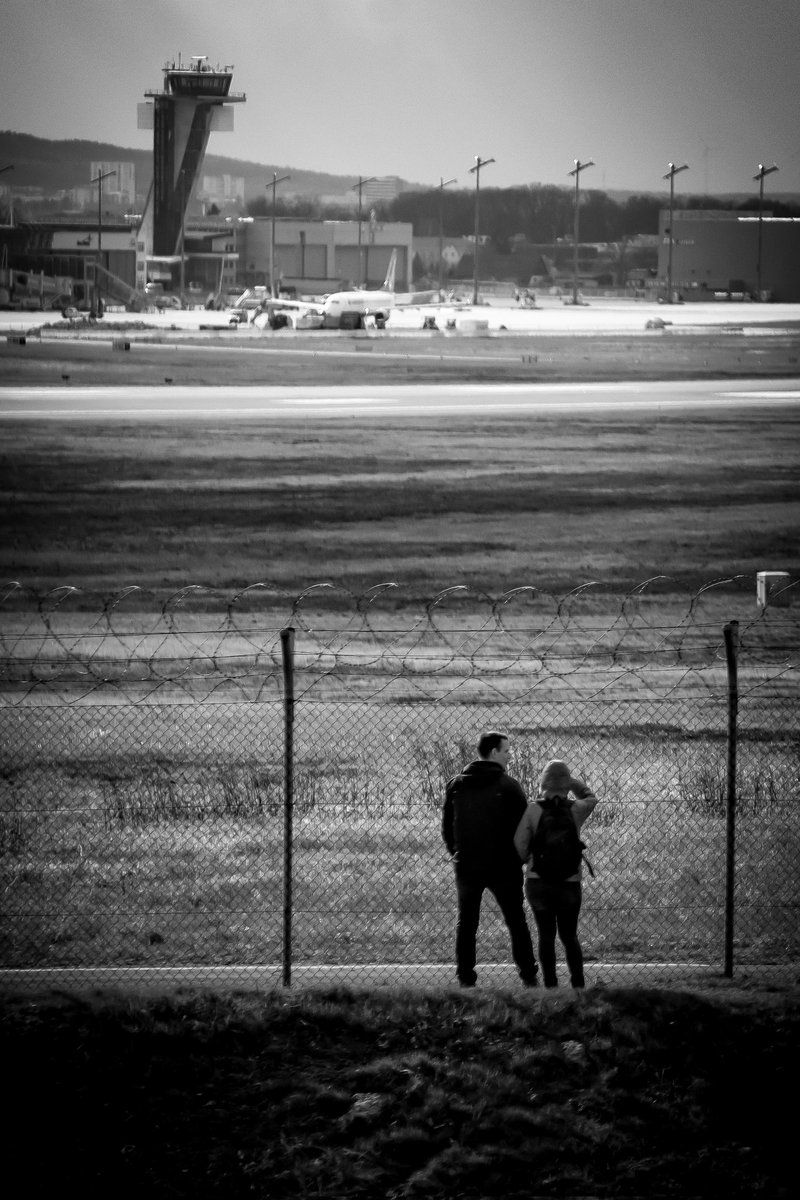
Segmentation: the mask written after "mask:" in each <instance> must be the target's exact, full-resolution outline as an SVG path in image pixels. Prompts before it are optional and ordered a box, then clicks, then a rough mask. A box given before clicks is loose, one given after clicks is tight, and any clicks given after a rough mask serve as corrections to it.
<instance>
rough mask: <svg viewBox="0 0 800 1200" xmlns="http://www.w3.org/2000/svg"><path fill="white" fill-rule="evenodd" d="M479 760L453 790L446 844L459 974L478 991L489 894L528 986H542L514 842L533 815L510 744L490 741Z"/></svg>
mask: <svg viewBox="0 0 800 1200" xmlns="http://www.w3.org/2000/svg"><path fill="white" fill-rule="evenodd" d="M478 754H479V757H478V758H477V759H476V760H475V761H474V762H471V763H469V765H468V766H466V767H465V768H464V770H463V771H462V772H461V774H460V775H456V776H455V778H453V779H451V780H450V782H449V783H448V784H447V790H446V793H445V802H444V809H443V812H442V837H443V838H444V841H445V845H446V846H447V849H448V851H449V853H450V855H451V856H452V858H453V862H454V865H455V875H456V889H457V892H458V921H457V924H456V974H457V975H458V980H459V983H460V984H461V986H462V987H474V985H475V980H476V979H477V975H476V974H475V957H476V948H475V941H476V937H477V933H478V923H479V921H480V915H481V900H482V899H483V893H484V891H485V890H486V889H487V888H488V889H489V891H490V892H491V893H492V895H493V896H494V898H495V900H496V901H497V903H498V905H499V907H500V911H501V913H502V914H503V919H504V920H505V923H506V925H507V926H508V931H509V933H510V934H511V952H512V954H513V956H514V962H515V963H516V964H517V969H518V971H519V973H520V977H521V978H522V981H523V983H525V984H527V985H528V986H533V985H534V984H535V983H536V975H537V972H538V966H537V964H536V959H535V957H534V953H533V943H532V942H531V935H530V931H529V929H528V925H527V922H526V920H525V907H524V898H523V891H522V870H521V866H520V859H519V855H518V854H517V851H516V848H515V846H514V834H515V833H516V830H517V826H518V825H519V823H520V820H521V819H522V816H523V814H524V812H525V809H526V807H527V800H526V798H525V793H524V792H523V790H522V788H521V787H520V785H519V784H518V783H517V781H516V779H511V778H510V776H508V775H506V763H507V762H508V757H509V746H508V738H507V737H506V735H505V734H503V733H497V732H495V731H490V732H488V733H484V734H483V736H482V737H481V739H480V741H479V742H478Z"/></svg>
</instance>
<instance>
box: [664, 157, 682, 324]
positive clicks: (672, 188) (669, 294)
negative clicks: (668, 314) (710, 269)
mask: <svg viewBox="0 0 800 1200" xmlns="http://www.w3.org/2000/svg"><path fill="white" fill-rule="evenodd" d="M688 169H689V164H688V163H684V164H683V166H682V167H676V166H675V163H670V164H669V170H668V171H667V173H666V175H663V176H662V178H663V179H668V180H669V249H668V251H667V304H672V247H673V245H674V242H675V239H674V238H673V236H672V213H673V209H674V207H675V176H676V175H677V174H678V172H679V171H687V170H688Z"/></svg>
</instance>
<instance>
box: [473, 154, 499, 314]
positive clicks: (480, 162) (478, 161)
mask: <svg viewBox="0 0 800 1200" xmlns="http://www.w3.org/2000/svg"><path fill="white" fill-rule="evenodd" d="M494 161H495V160H494V159H493V158H481V156H480V154H476V155H475V166H474V167H470V169H469V173H470V175H474V176H475V253H474V255H473V269H472V303H473V304H477V303H478V242H479V239H480V207H481V167H488V165H489V163H493V162H494Z"/></svg>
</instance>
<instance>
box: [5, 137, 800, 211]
mask: <svg viewBox="0 0 800 1200" xmlns="http://www.w3.org/2000/svg"><path fill="white" fill-rule="evenodd" d="M98 161H100V162H105V161H111V162H132V163H134V164H135V167H136V190H137V192H138V193H140V194H143V193H145V192H146V191H147V189H148V188H149V186H150V181H151V179H152V175H153V153H152V150H151V149H147V150H135V149H132V148H131V147H130V146H117V145H114V144H113V143H111V142H91V141H86V140H78V139H75V140H63V141H54V140H51V139H49V138H40V137H34V136H33V135H32V134H27V133H14V132H12V131H10V130H0V162H2V163H13V165H14V173H13V177H10V178H8V182H9V183H10V184H11V186H12V187H13V188H14V190H19V191H23V190H24V189H26V188H41V189H43V191H44V193H45V194H46V195H55V194H57V193H59V192H62V191H67V190H69V189H70V188H76V187H81V186H85V185H86V184H87V183H89V182H90V164H91V163H92V162H98ZM203 171H204V173H205V174H207V175H240V176H242V177H243V178H244V188H245V201H250V200H253V199H255V198H256V197H257V196H263V195H264V187H265V185H266V184H267V183H268V182H269V181H270V177H271V175H272V173H273V171H277V172H278V174H279V175H285V174H289V175H291V177H292V178H291V184H292V186H291V188H290V189H286V188H284V189H283V191H282V194H283V195H288V194H290V193H294V194H295V195H300V196H305V197H313V198H319V197H321V196H330V195H337V196H338V195H343V194H344V193H346V192H347V191H348V190H349V189H351V188H352V186H353V184H354V182H355V177H354V176H352V175H330V174H327V173H326V172H324V171H312V170H308V169H306V168H304V167H296V166H288V165H287V164H285V163H281V164H276V163H255V162H250V161H249V160H247V159H239V158H227V157H224V156H222V155H218V154H207V155H206V157H205V162H204V166H203ZM400 190H401V191H402V192H407V191H429V190H431V189H430V188H428V187H427V186H426V185H425V184H421V183H413V182H409V181H408V180H404V179H401V180H400ZM642 194H643V193H641V192H640V191H635V190H633V189H632V190H630V191H624V190H619V189H614V190H613V191H609V192H607V193H606V195H608V196H609V198H610V199H612V200H614V201H615V202H617V203H624V201H625V200H626V199H627V198H628V197H629V196H633V195H642ZM646 194H651V195H659V194H661V193H659V192H652V193H646ZM663 194H665V195H666V193H663ZM714 197H715V198H716V199H719V200H721V201H732V202H739V201H745V200H747V199H752V193H751V192H736V193H733V192H715V193H714ZM770 199H771V200H772V201H773V202H777V201H784V202H785V203H792V202H795V203H796V202H800V193H798V192H775V191H771V193H770Z"/></svg>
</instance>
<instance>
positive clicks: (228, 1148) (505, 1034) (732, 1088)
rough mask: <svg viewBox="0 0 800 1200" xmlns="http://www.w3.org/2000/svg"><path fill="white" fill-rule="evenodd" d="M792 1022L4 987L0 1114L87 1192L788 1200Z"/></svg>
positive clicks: (30, 1178) (681, 1004)
mask: <svg viewBox="0 0 800 1200" xmlns="http://www.w3.org/2000/svg"><path fill="white" fill-rule="evenodd" d="M798 1034H800V1008H798V1003H797V995H796V993H793V992H791V991H786V992H783V993H781V992H778V991H775V992H773V993H772V994H769V995H765V994H764V993H763V992H760V993H757V994H756V995H755V996H752V995H748V994H747V993H737V994H736V995H735V997H731V996H725V997H724V998H722V996H717V995H708V996H704V997H700V996H698V995H693V994H690V993H684V994H681V993H677V994H675V993H672V994H670V993H661V992H658V991H654V990H648V989H637V990H632V991H625V990H619V989H612V990H608V991H600V990H598V991H594V992H592V991H589V992H587V993H586V994H585V995H582V996H567V997H566V998H560V999H551V998H549V997H548V998H547V999H541V998H539V997H538V996H537V995H536V994H531V993H526V994H514V995H512V994H504V993H494V994H490V995H484V996H481V995H480V994H470V995H464V994H457V993H453V992H448V991H444V992H442V991H440V992H438V993H435V994H433V993H432V994H428V995H425V994H423V995H420V994H418V993H416V994H415V993H402V992H396V993H391V992H384V993H372V994H365V993H360V992H348V991H344V990H339V991H335V992H319V993H310V994H304V995H303V994H301V995H273V996H262V997H257V996H248V995H246V994H240V995H238V996H234V997H221V996H213V995H202V994H198V995H183V996H180V997H173V998H169V999H168V998H158V999H151V1000H147V1001H145V1000H137V999H136V998H135V997H127V998H123V997H118V998H116V999H114V998H111V999H109V998H106V999H103V998H101V997H93V998H82V999H78V998H72V999H70V998H67V997H63V996H61V997H56V996H43V997H39V998H37V999H36V1000H35V1001H32V1000H30V999H27V1000H26V999H17V1000H15V999H8V998H7V1000H6V1003H5V1006H4V1013H3V1023H2V1028H0V1045H1V1046H2V1054H3V1063H4V1078H5V1080H6V1085H7V1089H8V1092H9V1095H10V1096H11V1097H13V1104H12V1105H11V1106H10V1109H9V1112H8V1114H7V1116H6V1117H5V1119H4V1127H5V1130H6V1136H7V1138H8V1142H9V1145H10V1146H12V1147H13V1155H14V1158H15V1159H16V1161H17V1162H18V1163H19V1164H21V1165H22V1164H24V1170H25V1176H26V1186H27V1188H28V1189H29V1190H30V1191H31V1192H32V1194H35V1195H46V1194H51V1193H52V1192H54V1191H56V1190H58V1191H60V1190H62V1189H66V1190H67V1191H69V1192H72V1191H75V1192H76V1193H78V1194H80V1195H81V1196H82V1197H85V1200H94V1198H95V1197H97V1198H99V1197H101V1196H108V1195H114V1196H118V1197H123V1198H127V1197H134V1196H143V1195H147V1196H152V1197H167V1196H192V1197H197V1198H198V1200H211V1198H217V1197H220V1198H221V1197H225V1198H226V1200H227V1198H229V1197H238V1196H246V1195H258V1196H265V1197H266V1196H269V1197H270V1198H274V1200H280V1198H283V1197H287V1198H288V1197H308V1198H311V1197H322V1198H330V1200H334V1198H335V1200H341V1198H342V1197H344V1196H349V1197H353V1198H354V1200H357V1198H363V1200H376V1198H377V1197H382V1198H386V1200H403V1198H409V1200H410V1198H412V1197H417V1198H421V1197H429V1198H430V1200H441V1198H442V1197H447V1200H494V1198H496V1200H501V1198H502V1200H523V1198H524V1200H530V1197H534V1196H541V1197H545V1196H547V1197H567V1196H570V1197H596V1198H598V1200H599V1198H605V1197H612V1196H614V1197H630V1198H634V1197H636V1198H639V1197H643V1196H647V1197H652V1198H654V1200H664V1198H667V1197H670V1198H674V1200H686V1198H687V1197H707V1198H709V1200H710V1198H711V1197H719V1196H725V1197H727V1198H729V1200H752V1198H753V1197H756V1198H759V1200H786V1198H788V1197H789V1196H790V1195H793V1194H794V1186H795V1183H796V1169H795V1164H794V1146H793V1140H792V1133H793V1119H792V1105H791V1101H790V1099H788V1098H789V1097H791V1094H792V1091H793V1087H794V1082H795V1079H796V1077H797V1071H798V1067H799V1066H800V1063H798ZM43 1137H44V1138H46V1143H47V1150H46V1153H42V1152H41V1141H42V1138H43Z"/></svg>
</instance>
